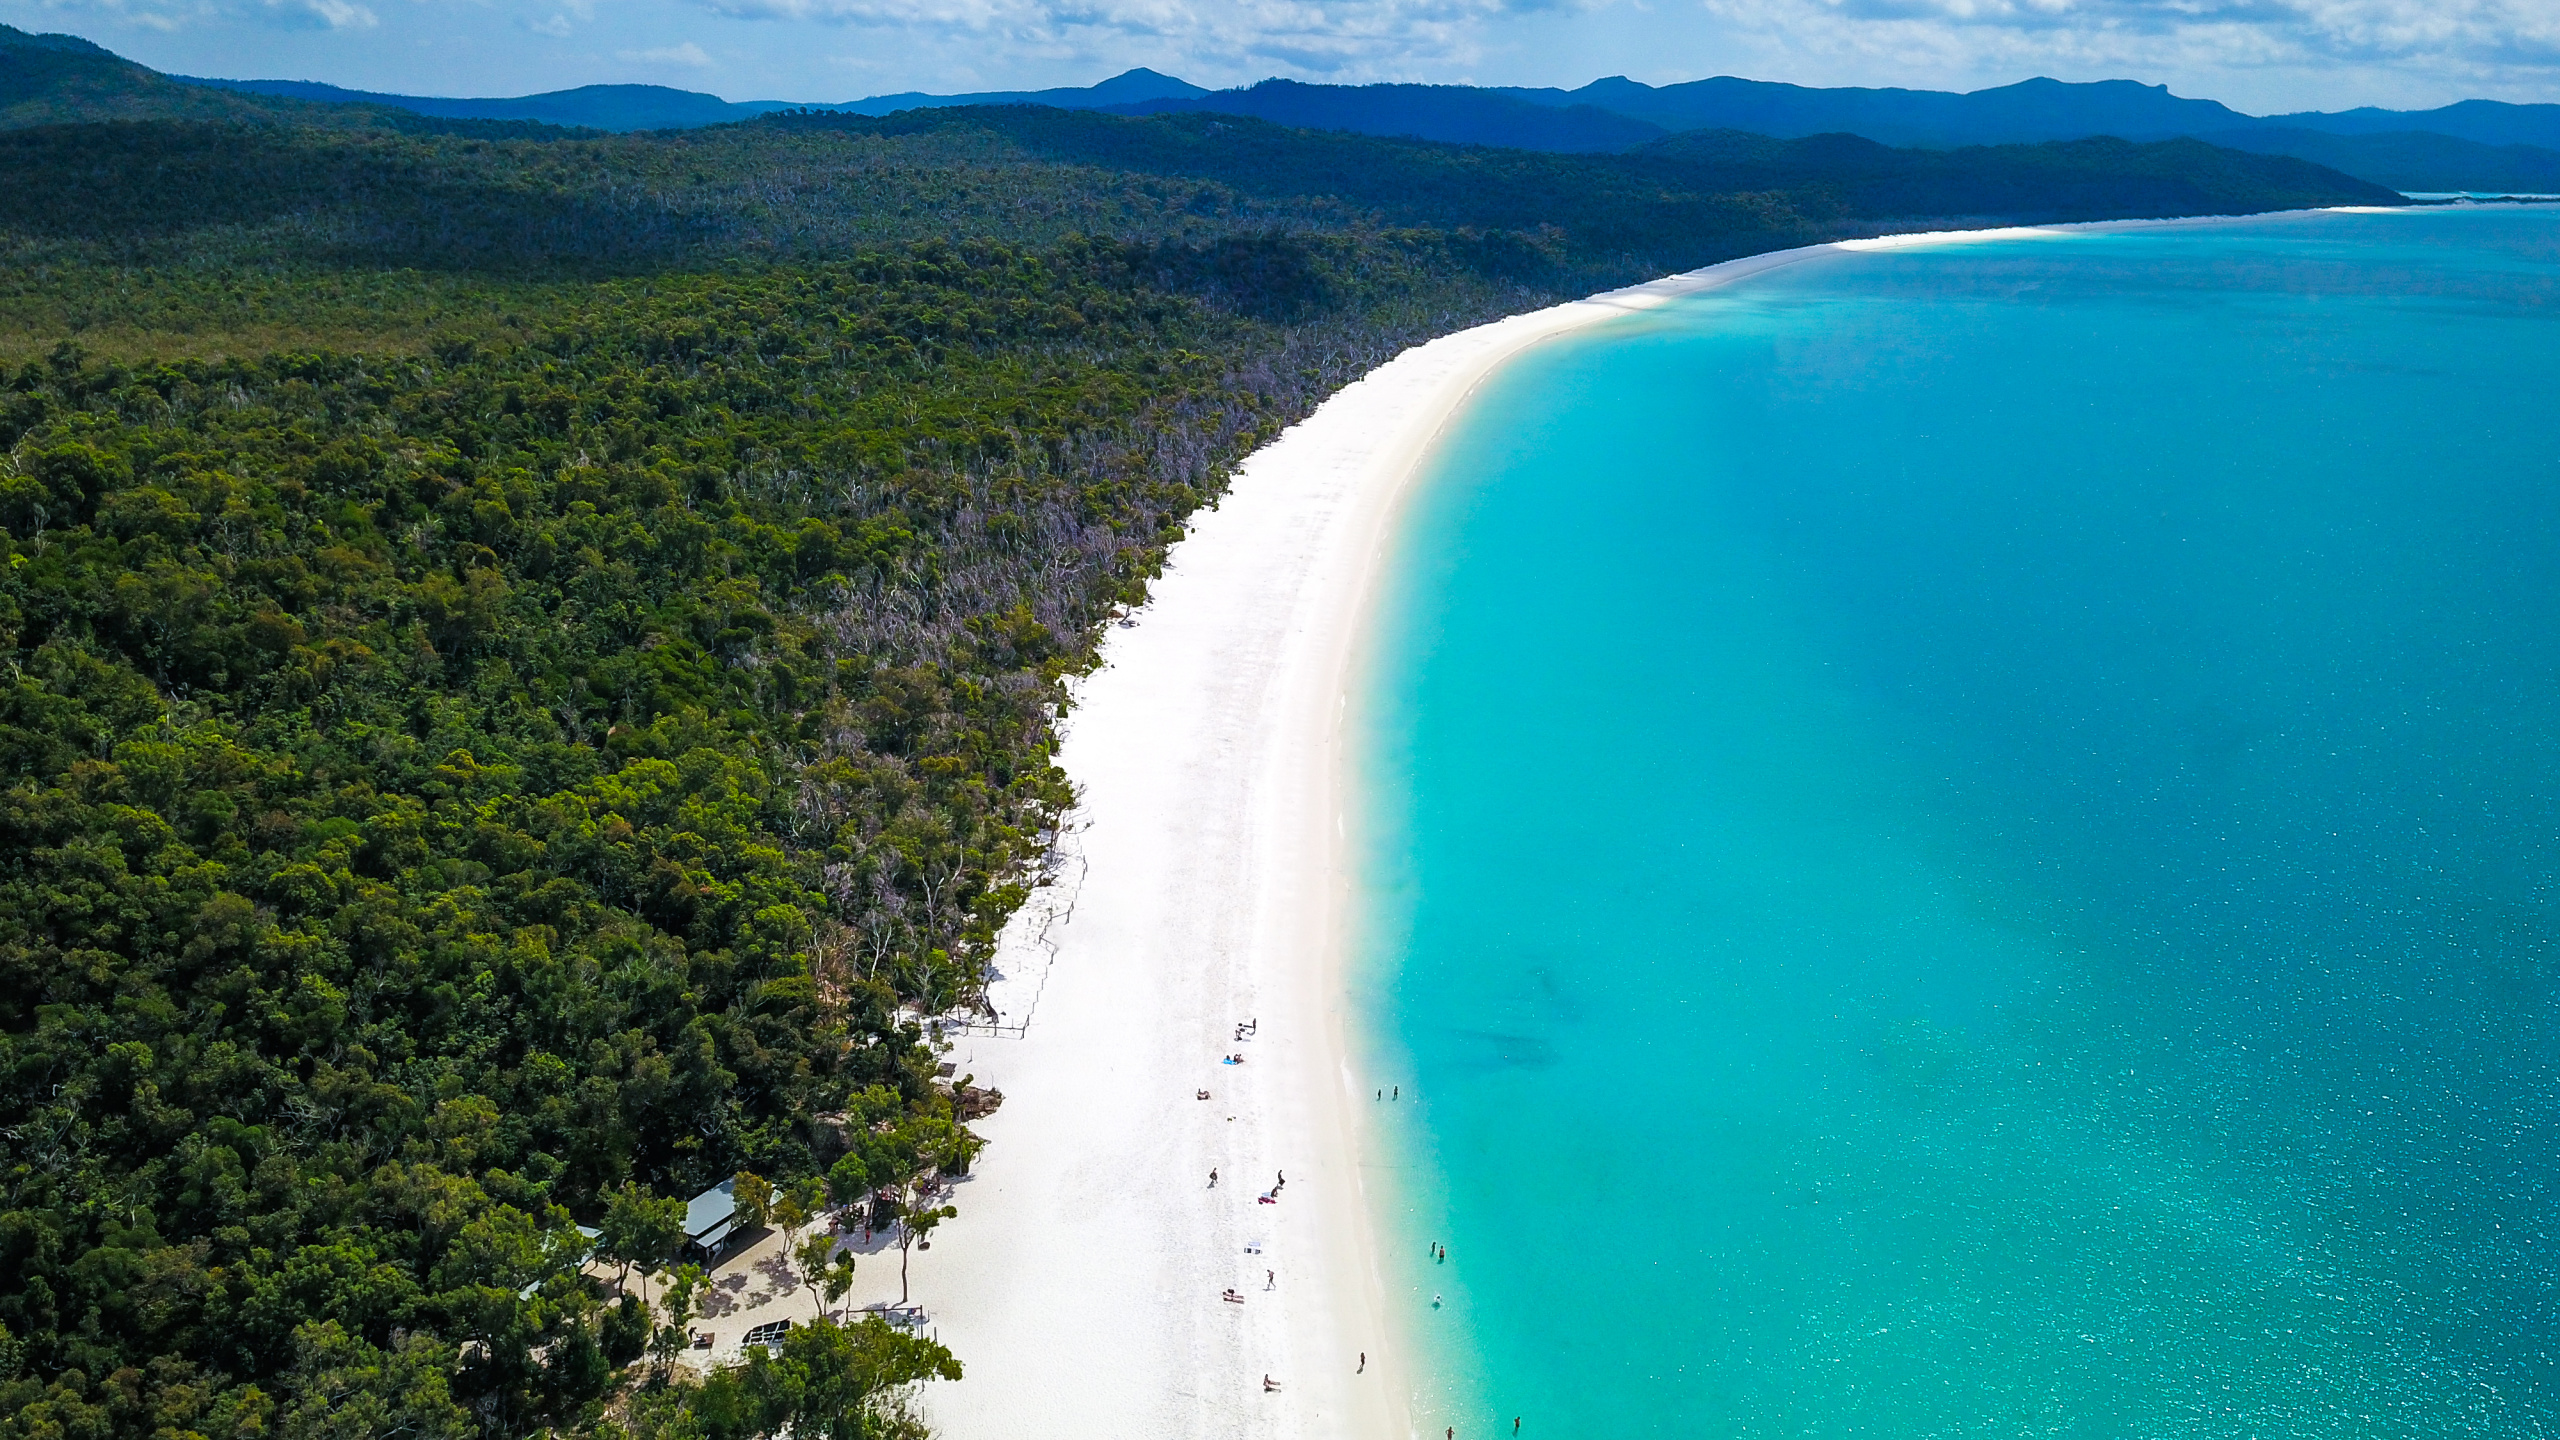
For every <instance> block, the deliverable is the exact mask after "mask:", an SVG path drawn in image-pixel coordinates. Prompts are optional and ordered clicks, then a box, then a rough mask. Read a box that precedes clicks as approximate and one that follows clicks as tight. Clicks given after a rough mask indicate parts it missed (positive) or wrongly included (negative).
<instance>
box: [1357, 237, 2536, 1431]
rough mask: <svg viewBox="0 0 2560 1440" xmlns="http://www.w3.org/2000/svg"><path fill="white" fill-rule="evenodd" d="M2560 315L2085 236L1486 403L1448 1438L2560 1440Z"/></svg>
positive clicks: (1424, 1210)
mask: <svg viewBox="0 0 2560 1440" xmlns="http://www.w3.org/2000/svg"><path fill="white" fill-rule="evenodd" d="M2555 301H2560V213H2555V212H2552V211H2546V210H2532V209H2503V208H2467V209H2444V210H2430V211H2418V212H2394V213H2377V214H2364V213H2320V214H2303V215H2286V216H2276V217H2266V218H2260V219H2253V220H2246V221H2235V222H2232V223H2229V224H2220V225H2210V226H2196V225H2184V226H2168V227H2159V228H2127V229H2119V230H2094V231H2070V232H2059V233H2054V234H2049V235H2035V236H2027V237H2019V238H2006V239H1998V240H1981V241H1970V242H1967V241H1950V242H1947V243H1943V244H1937V243H1932V244H1928V245H1923V246H1918V247H1914V248H1906V249H1888V250H1875V251H1866V252H1855V253H1845V252H1834V253H1829V254H1823V255H1819V256H1815V257H1812V258H1808V259H1805V260H1802V261H1799V262H1797V263H1794V264H1791V265H1787V266H1784V267H1781V268H1778V269H1774V270H1770V271H1767V272H1764V273H1761V274H1758V275H1754V276H1750V277H1747V278H1745V279H1742V280H1739V281H1736V282H1735V283H1733V284H1731V285H1729V286H1727V287H1725V288H1722V289H1719V290H1716V291H1713V292H1710V293H1707V294H1703V295H1699V296H1696V297H1692V298H1688V299H1684V300H1681V301H1678V302H1675V303H1673V304H1670V305H1667V306H1664V307H1663V308H1661V309H1659V310H1656V311H1652V312H1648V313H1645V314H1642V315H1637V316H1631V317H1628V318H1626V319H1623V320H1618V321H1613V322H1611V323H1609V324H1606V325H1602V326H1597V327H1593V328H1591V329H1589V330H1586V331H1582V332H1577V333H1575V334H1573V335H1570V336H1566V337H1563V338H1561V339H1557V340H1554V341H1550V342H1548V343H1545V344H1543V345H1541V346H1539V347H1537V348H1536V349H1534V350H1532V351H1530V352H1529V353H1527V354H1525V355H1523V356H1521V357H1520V358H1518V359H1516V360H1514V361H1512V362H1510V363H1509V364H1508V365H1507V366H1506V367H1505V368H1504V369H1503V370H1502V371H1501V372H1499V373H1498V374H1497V375H1496V376H1495V377H1494V378H1493V379H1492V380H1491V381H1489V382H1488V383H1487V384H1486V385H1485V386H1484V387H1483V389H1482V390H1481V391H1480V392H1479V393H1478V395H1477V396H1476V398H1475V399H1474V401H1473V402H1472V403H1471V404H1470V406H1469V407H1468V408H1467V410H1466V412H1465V413H1464V414H1463V415H1462V416H1461V417H1460V418H1459V419H1458V420H1457V421H1456V422H1454V423H1453V425H1452V427H1451V429H1450V430H1449V431H1448V432H1447V433H1446V434H1445V435H1444V436H1443V438H1442V440H1441V442H1440V443H1439V445H1438V446H1437V447H1436V449H1435V451H1434V453H1433V456H1432V458H1431V460H1430V462H1429V464H1428V466H1427V467H1426V470H1425V472H1424V473H1423V475H1422V476H1421V477H1420V478H1419V480H1418V482H1417V483H1418V487H1419V488H1418V491H1417V494H1416V497H1415V499H1414V500H1413V502H1412V505H1411V508H1410V510H1409V513H1408V514H1407V515H1406V517H1405V519H1404V521H1403V522H1402V525H1401V529H1400V532H1399V534H1398V536H1397V538H1396V540H1395V542H1394V547H1393V550H1392V559H1391V564H1390V566H1389V571H1388V573H1389V577H1390V578H1389V581H1388V585H1387V594H1386V595H1385V597H1384V598H1383V599H1382V601H1381V602H1380V604H1379V606H1378V608H1377V610H1376V612H1375V614H1374V616H1373V618H1372V620H1371V632H1370V636H1369V640H1368V649H1367V658H1366V662H1365V664H1364V667H1363V674H1362V677H1361V679H1360V681H1359V683H1358V684H1357V685H1356V686H1355V689H1354V693H1353V699H1352V707H1353V709H1352V720H1353V727H1354V728H1353V733H1354V736H1355V738H1356V740H1357V743H1358V747H1359V752H1360V753H1359V754H1358V756H1357V757H1356V759H1355V760H1354V761H1353V775H1354V783H1353V785H1352V787H1351V789H1352V791H1353V793H1354V794H1355V795H1357V796H1359V797H1360V798H1361V800H1362V803H1363V806H1364V807H1365V808H1364V809H1363V810H1362V811H1361V812H1360V813H1359V814H1358V815H1357V816H1356V823H1357V825H1358V826H1359V830H1358V833H1357V834H1356V836H1355V842H1356V845H1357V847H1358V849H1357V853H1358V855H1359V856H1360V859H1361V866H1362V874H1363V876H1364V882H1363V889H1362V891H1361V893H1360V894H1359V896H1358V897H1357V898H1358V906H1359V916H1360V919H1359V924H1360V927H1361V929H1360V935H1359V939H1358V944H1357V947H1356V955H1357V958H1356V961H1355V971H1354V978H1355V1001H1356V1004H1357V1006H1358V1008H1359V1010H1360V1012H1361V1014H1362V1016H1363V1017H1364V1020H1365V1022H1366V1025H1367V1030H1366V1033H1365V1034H1364V1035H1363V1036H1362V1040H1361V1043H1362V1046H1363V1048H1364V1051H1365V1053H1364V1056H1363V1065H1364V1068H1368V1069H1371V1070H1374V1071H1375V1072H1376V1073H1377V1074H1378V1075H1380V1076H1381V1077H1387V1078H1389V1079H1390V1082H1391V1084H1393V1085H1395V1086H1396V1087H1398V1088H1397V1090H1396V1092H1395V1093H1396V1098H1393V1099H1386V1098H1381V1099H1379V1100H1376V1101H1373V1102H1372V1107H1373V1109H1374V1111H1375V1113H1376V1116H1377V1124H1376V1125H1375V1126H1374V1127H1373V1129H1372V1134H1371V1142H1372V1151H1373V1154H1374V1156H1375V1157H1376V1163H1377V1165H1378V1166H1379V1173H1380V1174H1381V1175H1382V1176H1383V1177H1384V1178H1385V1184H1386V1189H1385V1191H1384V1192H1383V1194H1382V1195H1381V1196H1380V1200H1379V1203H1380V1207H1381V1215H1380V1225H1379V1229H1380V1234H1381V1236H1382V1243H1383V1248H1384V1253H1383V1254H1382V1255H1381V1257H1380V1260H1379V1268H1380V1271H1381V1273H1382V1274H1383V1276H1384V1277H1385V1280H1386V1286H1387V1292H1388V1300H1389V1305H1390V1308H1391V1310H1392V1311H1393V1312H1394V1313H1395V1314H1396V1316H1397V1317H1398V1319H1399V1320H1400V1322H1401V1323H1404V1324H1405V1325H1407V1326H1408V1327H1409V1330H1408V1334H1409V1335H1410V1337H1411V1339H1412V1342H1413V1344H1414V1346H1415V1350H1416V1355H1417V1363H1416V1364H1415V1365H1414V1366H1413V1372H1414V1375H1415V1382H1416V1385H1417V1387H1418V1393H1417V1397H1416V1405H1415V1420H1416V1424H1417V1426H1418V1427H1419V1428H1420V1429H1421V1430H1422V1431H1423V1432H1424V1433H1429V1434H1434V1435H1436V1434H1439V1433H1440V1432H1441V1430H1442V1428H1443V1427H1444V1426H1454V1427H1455V1429H1456V1431H1457V1433H1458V1434H1459V1435H1461V1436H1466V1435H1484V1434H1493V1433H1504V1434H1507V1433H1510V1427H1511V1422H1512V1419H1513V1417H1515V1416H1516V1417H1519V1419H1520V1433H1522V1434H1524V1435H1536V1434H1547V1435H1557V1434H1611V1435H1641V1434H1662V1435H1684V1436H1685V1435H1706V1436H1712V1435H1745V1434H1758V1433H1772V1432H1777V1431H1786V1432H1789V1433H1797V1434H1823V1435H1830V1434H1845V1433H1850V1432H1864V1433H1876V1434H1888V1435H1897V1436H1901V1435H1955V1434H1987V1433H2003V1434H2006V1433H2035V1434H2045V1435H2091V1436H2095V1435H2169V1434H2193V1435H2216V1436H2221V1435H2234V1436H2237V1435H2251V1436H2262V1437H2269V1440H2272V1437H2277V1436H2292V1435H2306V1436H2307V1435H2313V1434H2318V1435H2336V1434H2342V1433H2356V1434H2363V1433H2387V1434H2405V1435H2456V1434H2462V1435H2507V1434H2514V1435H2533V1434H2539V1433H2542V1432H2543V1427H2545V1426H2548V1425H2552V1424H2560V1396H2555V1393H2554V1389H2553V1385H2554V1380H2555V1375H2554V1360H2553V1355H2552V1352H2551V1336H2552V1334H2553V1329H2554V1325H2553V1322H2554V1320H2555V1318H2560V1317H2555V1315H2554V1313H2553V1312H2554V1300H2553V1296H2554V1294H2555V1293H2556V1291H2555V1286H2556V1285H2560V1265H2555V1263H2554V1260H2553V1257H2552V1255H2551V1254H2550V1250H2551V1248H2552V1245H2553V1243H2554V1242H2553V1240H2552V1238H2551V1237H2550V1236H2549V1235H2548V1233H2547V1232H2548V1217H2549V1201H2550V1190H2551V1180H2552V1176H2553V1173H2554V1171H2553V1161H2554V1159H2555V1150H2556V1149H2560V1104H2555V1098H2554V1083H2555V1071H2554V1069H2553V1062H2554V1060H2555V1058H2560V1044H2555V1032H2554V1028H2553V1026H2552V1025H2551V1023H2550V1016H2551V1014H2552V1010H2551V1002H2552V1000H2553V998H2554V995H2553V991H2554V988H2555V985H2560V954H2555V952H2554V948H2553V947H2554V943H2555V938H2560V913H2555V910H2554V884H2555V881H2556V880H2560V843H2556V842H2555V836H2556V835H2560V787H2555V786H2554V785H2553V784H2552V783H2551V782H2552V780H2553V778H2554V772H2555V770H2556V769H2560V454H2556V453H2555V450H2554V447H2553V445H2552V442H2551V436H2550V433H2549V425H2548V418H2547V411H2548V407H2549V400H2548V397H2549V396H2551V395H2552V394H2555V393H2560V324H2555V321H2560V306H2555ZM1444 1245H1445V1247H1446V1249H1447V1258H1446V1259H1445V1260H1442V1259H1440V1258H1438V1256H1439V1249H1438V1247H1440V1246H1444Z"/></svg>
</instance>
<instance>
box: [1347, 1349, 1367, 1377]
mask: <svg viewBox="0 0 2560 1440" xmlns="http://www.w3.org/2000/svg"><path fill="white" fill-rule="evenodd" d="M1351 1373H1352V1374H1354V1375H1366V1374H1368V1373H1369V1352H1368V1351H1366V1350H1363V1351H1361V1352H1360V1368H1359V1369H1357V1370H1354V1371H1352V1372H1351Z"/></svg>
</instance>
